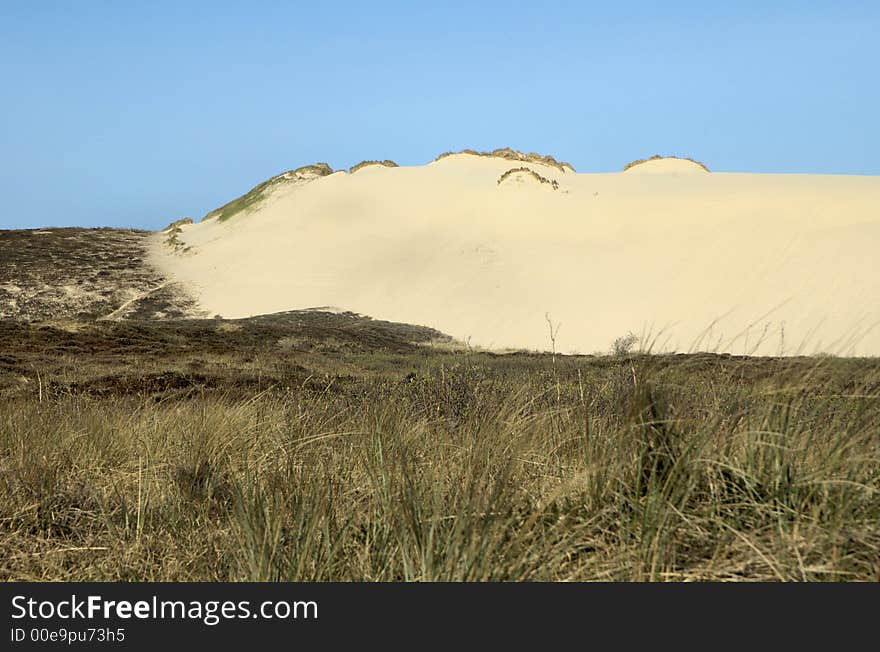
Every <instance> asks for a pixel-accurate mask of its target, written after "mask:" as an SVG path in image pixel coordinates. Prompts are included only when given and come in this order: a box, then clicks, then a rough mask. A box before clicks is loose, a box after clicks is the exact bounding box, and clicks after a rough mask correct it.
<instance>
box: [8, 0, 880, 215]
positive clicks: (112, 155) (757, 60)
mask: <svg viewBox="0 0 880 652" xmlns="http://www.w3.org/2000/svg"><path fill="white" fill-rule="evenodd" d="M878 34H880V2H877V1H876V0H869V1H864V2H860V1H853V2H847V1H846V0H843V1H840V2H832V1H828V2H811V1H809V0H801V1H798V2H789V1H787V0H781V1H777V2H766V0H763V1H754V2H753V1H750V0H747V1H742V2H736V1H731V2H727V3H721V2H706V1H705V0H700V1H698V2H684V1H682V2H676V1H674V0H672V1H667V2H662V3H660V2H656V1H651V2H642V1H639V0H629V1H628V2H625V3H618V2H586V1H583V0H582V1H580V2H556V3H550V2H535V1H534V0H532V1H530V2H517V1H515V0H506V1H504V2H473V1H469V2H457V1H450V2H436V1H434V2H417V1H410V2H382V1H381V0H375V1H372V2H344V1H341V0H334V1H333V2H323V3H322V2H315V1H314V0H313V1H311V2H260V1H249V2H223V1H221V0H215V1H213V2H204V3H202V2H183V1H181V0H175V1H173V2H167V1H165V0H153V1H152V2H116V1H113V2H99V1H90V0H80V1H78V2H66V1H65V2H53V1H51V0H47V1H41V2H32V1H29V0H26V1H18V0H0V82H2V83H0V111H2V113H0V116H2V120H0V193H2V196H3V197H4V201H3V203H2V208H0V228H33V227H41V226H68V225H69V226H126V227H134V228H143V229H159V228H162V227H164V226H165V225H167V224H168V223H170V222H171V221H173V220H176V219H179V218H181V217H193V218H194V219H197V220H198V219H200V218H201V217H202V216H203V215H205V214H206V213H207V212H209V211H210V210H211V209H213V208H215V207H217V206H219V205H221V204H224V203H226V202H227V201H229V200H231V199H233V198H234V197H236V196H238V195H240V194H242V193H244V192H245V191H247V190H248V189H250V188H251V187H252V186H254V185H256V184H257V183H259V182H261V181H263V180H265V179H267V178H268V177H270V176H273V175H275V174H278V173H280V172H282V171H285V170H288V169H292V168H296V167H299V166H301V165H306V164H309V163H314V162H318V161H324V162H327V163H329V164H330V165H331V166H332V167H333V168H334V169H339V168H344V167H345V168H347V167H349V166H351V165H354V164H355V163H358V162H359V161H361V160H364V159H385V158H390V159H393V160H395V161H396V162H398V163H399V164H401V165H422V164H424V163H427V162H429V161H431V160H432V159H433V158H434V157H436V156H437V155H438V154H440V153H441V152H445V151H450V150H459V149H463V148H473V149H480V150H484V149H494V148H496V147H512V148H514V149H519V150H523V151H529V152H530V151H536V152H540V153H542V154H552V155H554V156H555V157H556V158H558V159H560V160H566V161H569V162H570V163H572V164H573V165H574V167H575V168H576V169H577V170H578V171H580V172H611V171H617V170H619V169H620V168H622V167H623V166H624V165H625V164H626V163H628V162H629V161H631V160H633V159H637V158H644V157H647V156H651V155H653V154H663V155H681V156H692V157H694V158H696V159H698V160H700V161H703V162H704V163H706V164H707V165H708V166H709V168H710V169H712V170H713V171H720V172H765V173H827V174H872V175H877V174H880V129H878V116H880V80H878V70H880V38H878V37H877V35H878Z"/></svg>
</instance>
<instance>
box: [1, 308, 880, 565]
mask: <svg viewBox="0 0 880 652" xmlns="http://www.w3.org/2000/svg"><path fill="white" fill-rule="evenodd" d="M312 319H313V320H314V321H313V322H311V323H309V324H300V325H296V324H293V325H291V326H290V327H282V326H281V325H279V323H278V322H271V321H270V322H266V321H263V322H251V321H241V322H237V323H236V324H235V326H236V327H235V328H232V329H225V330H224V332H219V330H220V329H218V325H219V324H212V323H211V322H207V323H206V324H204V326H200V325H199V324H198V323H196V322H192V323H190V324H191V325H189V326H183V325H180V324H178V325H176V326H173V325H167V324H166V325H162V324H151V325H146V324H144V325H138V324H113V325H103V326H100V328H99V329H98V331H95V330H94V328H98V327H94V328H93V327H88V328H84V329H80V330H79V331H78V332H68V331H60V330H54V329H46V328H43V329H40V328H37V327H34V326H28V327H25V326H22V325H12V324H7V325H6V326H4V328H5V330H2V333H0V335H2V338H3V339H2V342H3V352H4V355H3V357H2V358H0V381H2V382H0V388H5V389H3V392H2V393H0V560H2V561H0V577H2V579H15V580H201V581H213V580H318V581H323V580H367V581H382V580H392V581H397V580H422V581H425V580H427V581H433V580H452V581H460V580H461V581H479V580H504V581H508V580H511V581H513V580H658V581H668V580H708V579H713V580H794V581H801V580H810V581H812V580H818V581H825V580H832V581H840V580H869V581H873V580H877V579H880V576H878V574H880V464H878V462H880V361H877V360H845V359H835V358H821V359H810V358H800V359H756V358H736V357H731V356H713V355H693V356H648V355H639V356H615V357H574V358H573V357H565V356H563V357H560V356H556V359H555V363H554V362H552V361H551V359H550V356H538V355H526V354H520V355H507V356H498V355H490V354H475V353H471V352H458V353H450V352H445V351H440V352H437V351H433V350H431V349H427V348H419V347H415V346H412V345H407V344H406V343H405V339H407V338H408V337H409V336H408V335H406V334H405V331H404V332H398V331H394V330H388V331H382V330H381V329H380V330H379V331H376V330H375V329H374V330H373V331H363V330H361V329H360V327H359V326H358V325H357V324H358V322H355V321H352V322H351V323H350V324H349V325H348V326H345V327H344V328H343V327H342V326H339V325H337V326H334V327H330V326H326V325H324V324H325V322H326V320H329V319H332V318H331V317H329V316H322V315H317V316H312ZM188 323H189V322H188ZM166 328H167V329H168V330H163V329H166ZM291 328H295V329H298V330H295V329H294V330H291ZM328 329H329V330H328ZM334 329H335V330H334ZM368 332H369V333H371V334H370V335H369V338H370V339H363V340H362V339H359V338H361V337H367V333H368ZM381 333H385V334H381ZM423 335H427V333H426V334H423ZM398 336H399V337H398ZM395 337H397V338H398V339H396V340H395V339H394V338H395ZM291 338H293V343H292V344H291ZM345 338H350V340H349V341H350V344H344V343H341V344H340V343H339V342H342V340H343V339H345ZM376 338H379V339H376ZM382 338H385V339H382ZM389 338H390V339H389ZM401 338H402V339H401ZM334 341H336V342H337V343H336V344H334V343H333V342H334ZM383 341H384V342H395V341H396V342H397V344H394V345H392V346H391V347H390V348H389V347H384V348H383V346H381V345H380V343H381V342H383ZM357 342H360V344H359V345H355V344H356V343H357ZM22 378H24V382H23V381H22V380H21V379H22Z"/></svg>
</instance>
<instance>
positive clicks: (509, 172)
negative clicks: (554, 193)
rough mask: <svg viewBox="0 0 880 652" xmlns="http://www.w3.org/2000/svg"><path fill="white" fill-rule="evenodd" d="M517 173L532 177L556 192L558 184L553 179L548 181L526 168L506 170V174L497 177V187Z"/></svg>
mask: <svg viewBox="0 0 880 652" xmlns="http://www.w3.org/2000/svg"><path fill="white" fill-rule="evenodd" d="M517 173H519V174H526V175H528V176H530V177H532V178H533V179H535V180H537V181H539V182H540V183H546V184H548V185H549V186H550V187H551V188H553V190H557V189H558V188H559V182H558V181H556V180H555V179H548V178H547V177H545V176H542V175H540V174H538V173H537V172H535V171H534V170H532V169H530V168H527V167H520V168H511V169H509V170H507V172H505V173H504V174H502V175H501V176H500V177H498V185H499V186H500V185H501V183H502V182H503V181H504V180H505V179H507V178H509V177H510V176H512V175H514V174H517Z"/></svg>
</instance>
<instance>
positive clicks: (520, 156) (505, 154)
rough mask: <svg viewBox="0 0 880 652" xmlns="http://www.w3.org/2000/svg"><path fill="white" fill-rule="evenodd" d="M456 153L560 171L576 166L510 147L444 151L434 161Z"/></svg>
mask: <svg viewBox="0 0 880 652" xmlns="http://www.w3.org/2000/svg"><path fill="white" fill-rule="evenodd" d="M455 154H471V155H472V156H485V157H490V158H503V159H507V160H509V161H522V162H524V163H541V164H543V165H549V166H551V167H554V168H556V169H557V170H559V171H560V172H566V171H570V172H574V171H575V170H574V167H573V166H572V165H571V163H566V162H565V161H562V162H560V161H557V160H556V159H555V158H553V157H552V156H549V155H547V156H545V155H543V154H536V153H535V152H532V153H531V154H525V153H523V152H520V151H517V150H515V149H510V148H509V147H503V148H501V149H494V150H492V151H491V152H478V151H476V150H473V149H463V150H461V151H460V152H444V153H442V154H440V156H438V157H437V158H435V159H434V161H439V160H441V159H444V158H446V157H447V156H454V155H455Z"/></svg>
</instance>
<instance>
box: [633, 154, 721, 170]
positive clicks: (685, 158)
mask: <svg viewBox="0 0 880 652" xmlns="http://www.w3.org/2000/svg"><path fill="white" fill-rule="evenodd" d="M664 159H673V160H677V161H690V162H691V163H694V164H695V165H697V166H699V167H701V168H703V170H705V171H706V172H709V171H710V170H709V168H708V167H706V165H705V164H704V163H701V162H700V161H697V160H695V159H692V158H690V157H689V156H660V155H659V154H654V156H652V157H650V158H640V159H637V160H635V161H630V162H629V163H627V164H626V165H624V166H623V171H624V172H626V171H627V170H629V169H630V168H634V167H636V166H637V165H641V164H642V163H647V162H648V161H662V160H664Z"/></svg>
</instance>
